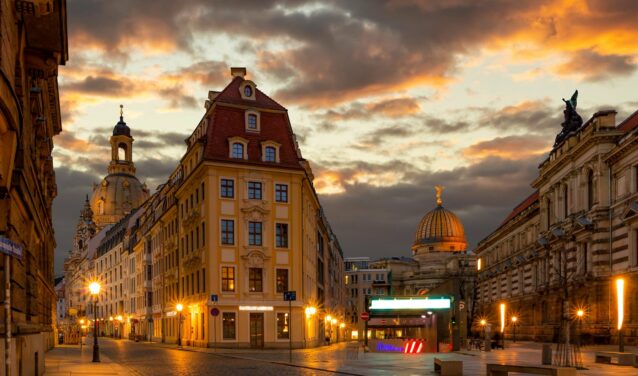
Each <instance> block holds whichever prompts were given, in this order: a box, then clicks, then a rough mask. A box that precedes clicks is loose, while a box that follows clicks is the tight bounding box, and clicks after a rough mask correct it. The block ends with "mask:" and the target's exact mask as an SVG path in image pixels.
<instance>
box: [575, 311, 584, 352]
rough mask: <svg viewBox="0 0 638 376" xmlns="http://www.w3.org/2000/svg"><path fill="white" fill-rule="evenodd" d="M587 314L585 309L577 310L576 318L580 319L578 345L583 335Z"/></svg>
mask: <svg viewBox="0 0 638 376" xmlns="http://www.w3.org/2000/svg"><path fill="white" fill-rule="evenodd" d="M584 316H585V311H584V310H583V309H578V310H577V311H576V318H577V319H578V345H580V340H581V337H582V335H583V334H582V325H583V317H584Z"/></svg>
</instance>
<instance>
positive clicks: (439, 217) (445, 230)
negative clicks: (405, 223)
mask: <svg viewBox="0 0 638 376" xmlns="http://www.w3.org/2000/svg"><path fill="white" fill-rule="evenodd" d="M466 249H467V240H466V239H465V230H464V229H463V224H462V223H461V220H460V219H459V218H458V217H457V216H456V215H455V214H454V213H452V212H451V211H449V210H447V209H445V208H444V207H443V206H442V202H441V188H440V187H437V207H436V208H435V209H434V210H432V211H430V212H429V213H427V214H426V215H425V216H423V218H422V219H421V222H420V223H419V226H418V227H417V230H416V236H415V239H414V244H413V246H412V250H413V252H414V253H416V252H417V251H425V252H430V251H434V252H437V251H438V252H446V251H447V252H450V251H452V252H459V251H465V250H466Z"/></svg>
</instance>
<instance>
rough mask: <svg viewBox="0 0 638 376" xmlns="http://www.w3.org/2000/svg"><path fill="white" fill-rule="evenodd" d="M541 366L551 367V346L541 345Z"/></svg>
mask: <svg viewBox="0 0 638 376" xmlns="http://www.w3.org/2000/svg"><path fill="white" fill-rule="evenodd" d="M543 365H552V345H550V344H543Z"/></svg>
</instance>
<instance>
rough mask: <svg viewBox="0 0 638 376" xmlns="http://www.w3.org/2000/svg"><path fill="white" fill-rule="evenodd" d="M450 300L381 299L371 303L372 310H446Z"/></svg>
mask: <svg viewBox="0 0 638 376" xmlns="http://www.w3.org/2000/svg"><path fill="white" fill-rule="evenodd" d="M450 304H451V303H450V299H447V298H441V299H418V298H416V299H379V300H372V301H371V302H370V309H372V310H379V309H445V308H450Z"/></svg>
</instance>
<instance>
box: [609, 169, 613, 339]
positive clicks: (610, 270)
mask: <svg viewBox="0 0 638 376" xmlns="http://www.w3.org/2000/svg"><path fill="white" fill-rule="evenodd" d="M607 170H608V173H609V184H608V185H609V187H608V188H609V280H610V281H611V274H612V269H611V267H612V262H611V259H612V243H613V231H614V230H613V225H612V222H611V217H612V208H611V194H612V193H611V165H610V164H609V163H608V164H607ZM608 289H609V291H608V294H607V303H608V304H607V307H608V308H607V329H608V330H610V331H611V295H612V289H611V283H609V287H608Z"/></svg>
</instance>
